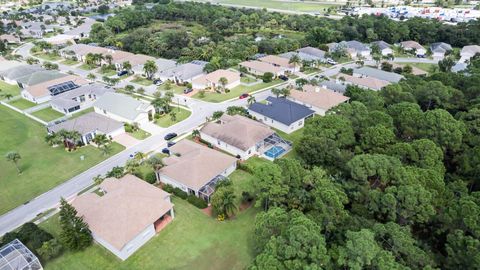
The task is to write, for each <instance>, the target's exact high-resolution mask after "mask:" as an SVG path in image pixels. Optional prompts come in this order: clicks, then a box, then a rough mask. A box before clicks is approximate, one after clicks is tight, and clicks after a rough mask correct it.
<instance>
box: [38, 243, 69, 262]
mask: <svg viewBox="0 0 480 270" xmlns="http://www.w3.org/2000/svg"><path fill="white" fill-rule="evenodd" d="M62 249H63V247H62V244H60V242H59V241H58V240H57V239H55V238H53V239H51V240H49V241H47V242H44V243H43V245H42V247H40V248H39V249H37V252H38V254H39V255H40V256H41V257H42V258H43V259H44V260H50V259H53V258H56V257H57V256H58V255H60V253H61V252H62Z"/></svg>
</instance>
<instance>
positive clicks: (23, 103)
mask: <svg viewBox="0 0 480 270" xmlns="http://www.w3.org/2000/svg"><path fill="white" fill-rule="evenodd" d="M8 104H10V105H12V106H13V107H17V108H19V109H20V110H25V109H28V108H31V107H34V106H36V105H37V104H35V103H33V102H31V101H28V100H26V99H23V98H20V99H17V100H12V101H10V102H8Z"/></svg>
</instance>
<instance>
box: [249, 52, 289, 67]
mask: <svg viewBox="0 0 480 270" xmlns="http://www.w3.org/2000/svg"><path fill="white" fill-rule="evenodd" d="M258 60H260V61H262V62H265V63H269V64H272V65H277V66H280V67H283V68H293V67H294V65H293V64H290V63H289V62H290V59H287V58H283V57H280V56H276V55H267V56H264V57H262V58H259V59H258Z"/></svg>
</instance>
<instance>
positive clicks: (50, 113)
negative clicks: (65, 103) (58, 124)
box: [32, 107, 64, 122]
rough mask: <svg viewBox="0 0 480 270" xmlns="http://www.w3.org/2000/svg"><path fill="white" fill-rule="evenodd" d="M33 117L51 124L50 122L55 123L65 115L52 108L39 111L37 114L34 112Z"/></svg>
mask: <svg viewBox="0 0 480 270" xmlns="http://www.w3.org/2000/svg"><path fill="white" fill-rule="evenodd" d="M32 115H33V116H36V117H38V118H40V119H42V120H43V121H46V122H50V121H53V120H55V119H57V118H60V117H62V116H64V114H63V113H60V112H57V111H55V110H54V109H52V108H50V107H48V108H45V109H42V110H39V111H36V112H33V113H32Z"/></svg>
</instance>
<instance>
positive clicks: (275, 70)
mask: <svg viewBox="0 0 480 270" xmlns="http://www.w3.org/2000/svg"><path fill="white" fill-rule="evenodd" d="M239 66H240V67H243V68H245V69H246V70H247V72H248V73H251V74H253V75H256V76H263V74H265V73H267V72H270V73H272V74H273V76H274V77H278V76H280V75H284V74H285V70H284V69H282V68H280V67H277V66H274V65H272V64H269V63H265V62H260V61H258V60H251V61H245V62H241V63H240V64H239Z"/></svg>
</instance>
